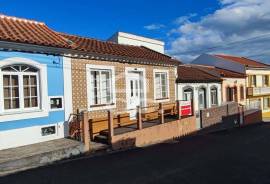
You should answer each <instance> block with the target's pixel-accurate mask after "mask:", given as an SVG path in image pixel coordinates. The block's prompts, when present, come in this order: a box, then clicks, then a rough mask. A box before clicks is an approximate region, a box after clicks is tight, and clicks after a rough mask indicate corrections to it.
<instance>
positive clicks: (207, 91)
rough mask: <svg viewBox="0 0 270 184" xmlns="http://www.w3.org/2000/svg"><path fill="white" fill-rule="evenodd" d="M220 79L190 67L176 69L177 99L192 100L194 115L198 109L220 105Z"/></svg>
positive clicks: (182, 66)
mask: <svg viewBox="0 0 270 184" xmlns="http://www.w3.org/2000/svg"><path fill="white" fill-rule="evenodd" d="M221 82H222V80H221V79H220V77H218V76H215V75H211V74H210V73H207V72H205V71H202V70H199V69H198V68H196V67H194V66H192V65H180V66H179V67H178V78H177V80H176V83H177V99H178V100H191V99H193V104H194V110H195V112H196V113H198V112H199V110H200V109H205V108H210V107H213V106H218V105H220V104H221Z"/></svg>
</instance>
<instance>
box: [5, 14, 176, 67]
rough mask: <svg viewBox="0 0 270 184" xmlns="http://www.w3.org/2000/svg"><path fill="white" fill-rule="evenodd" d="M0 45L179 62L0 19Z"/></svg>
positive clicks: (135, 48)
mask: <svg viewBox="0 0 270 184" xmlns="http://www.w3.org/2000/svg"><path fill="white" fill-rule="evenodd" d="M0 41H7V42H16V43H25V44H34V45H41V46H49V47H58V48H66V49H73V51H74V50H75V51H76V50H77V51H81V52H86V53H95V54H101V55H113V56H118V57H125V58H129V59H131V60H132V59H134V58H136V59H143V60H148V61H153V62H156V63H166V64H172V65H179V64H180V62H179V61H177V60H175V59H173V58H171V57H170V56H167V55H165V54H161V53H158V52H156V51H153V50H151V49H148V48H146V47H139V46H129V45H121V44H116V43H112V42H106V41H100V40H96V39H91V38H85V37H80V36H74V35H68V34H63V33H58V32H55V31H53V30H51V29H50V28H48V27H47V26H46V25H45V24H44V23H42V22H37V21H32V20H27V19H22V18H16V17H10V16H5V15H0Z"/></svg>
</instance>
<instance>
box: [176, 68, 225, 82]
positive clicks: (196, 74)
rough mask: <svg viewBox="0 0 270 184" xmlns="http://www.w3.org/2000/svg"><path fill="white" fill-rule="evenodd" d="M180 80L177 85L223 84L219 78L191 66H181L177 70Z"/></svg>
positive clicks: (178, 79)
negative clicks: (188, 83)
mask: <svg viewBox="0 0 270 184" xmlns="http://www.w3.org/2000/svg"><path fill="white" fill-rule="evenodd" d="M177 73H178V78H177V80H176V82H177V83H181V82H182V83H183V82H184V83H186V82H190V83H204V82H221V81H222V79H221V78H220V77H219V76H215V75H212V74H210V73H208V72H205V71H203V70H200V69H198V68H196V67H193V66H191V65H180V66H178V69H177Z"/></svg>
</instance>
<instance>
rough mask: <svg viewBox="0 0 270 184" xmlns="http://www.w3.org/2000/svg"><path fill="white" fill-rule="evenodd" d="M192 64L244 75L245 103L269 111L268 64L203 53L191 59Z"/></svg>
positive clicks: (242, 58) (269, 72) (269, 73)
mask: <svg viewBox="0 0 270 184" xmlns="http://www.w3.org/2000/svg"><path fill="white" fill-rule="evenodd" d="M192 63H194V64H200V65H212V66H215V67H218V68H222V69H226V70H229V71H234V72H237V73H242V74H245V75H246V80H245V81H246V88H247V91H246V97H247V100H246V105H247V106H248V107H250V108H261V109H262V111H263V112H264V113H265V112H269V111H270V87H269V75H270V66H269V65H267V64H264V63H261V62H258V61H254V60H251V59H248V58H244V57H237V56H229V55H209V54H203V55H201V56H199V57H198V58H196V59H195V60H194V61H192Z"/></svg>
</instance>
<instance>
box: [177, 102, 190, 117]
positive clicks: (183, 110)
mask: <svg viewBox="0 0 270 184" xmlns="http://www.w3.org/2000/svg"><path fill="white" fill-rule="evenodd" d="M179 108H180V111H179V112H180V115H181V116H189V115H192V106H191V101H180V107H179Z"/></svg>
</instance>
